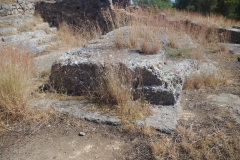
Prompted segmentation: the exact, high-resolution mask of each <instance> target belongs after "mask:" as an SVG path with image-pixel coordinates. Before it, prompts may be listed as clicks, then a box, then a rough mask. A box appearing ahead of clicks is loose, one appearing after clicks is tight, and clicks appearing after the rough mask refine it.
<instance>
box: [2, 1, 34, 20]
mask: <svg viewBox="0 0 240 160" xmlns="http://www.w3.org/2000/svg"><path fill="white" fill-rule="evenodd" d="M34 12H35V2H34V0H16V1H15V3H12V4H1V5H0V17H3V16H8V15H23V14H34Z"/></svg>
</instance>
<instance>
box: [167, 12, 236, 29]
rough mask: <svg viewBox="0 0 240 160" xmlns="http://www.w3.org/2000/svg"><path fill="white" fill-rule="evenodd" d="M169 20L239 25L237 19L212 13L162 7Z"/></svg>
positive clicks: (225, 26)
mask: <svg viewBox="0 0 240 160" xmlns="http://www.w3.org/2000/svg"><path fill="white" fill-rule="evenodd" d="M162 12H163V13H164V14H165V15H166V17H167V18H168V19H169V20H177V21H179V20H187V19H188V20H191V21H192V22H195V23H199V24H204V25H206V26H207V27H223V28H231V27H232V26H234V25H240V21H239V20H234V19H229V18H226V17H224V16H221V15H215V14H212V15H210V16H203V15H202V14H200V13H197V12H188V11H180V10H177V9H173V8H171V9H169V8H168V9H164V10H163V11H162Z"/></svg>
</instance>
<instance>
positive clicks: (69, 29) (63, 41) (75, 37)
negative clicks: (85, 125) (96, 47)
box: [57, 22, 101, 48]
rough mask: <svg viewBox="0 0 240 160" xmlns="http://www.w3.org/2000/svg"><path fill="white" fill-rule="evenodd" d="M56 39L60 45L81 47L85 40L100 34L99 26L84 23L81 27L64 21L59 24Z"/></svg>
mask: <svg viewBox="0 0 240 160" xmlns="http://www.w3.org/2000/svg"><path fill="white" fill-rule="evenodd" d="M57 33H58V40H59V41H60V44H59V45H60V46H61V47H66V48H73V47H82V46H83V45H84V44H85V43H86V42H87V41H89V40H91V39H94V38H96V37H97V36H99V35H100V34H101V29H100V27H98V26H96V25H95V24H86V25H85V26H84V25H83V27H76V26H71V25H69V24H67V23H65V22H63V23H61V24H59V27H58V32H57Z"/></svg>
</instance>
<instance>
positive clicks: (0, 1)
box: [0, 0, 15, 5]
mask: <svg viewBox="0 0 240 160" xmlns="http://www.w3.org/2000/svg"><path fill="white" fill-rule="evenodd" d="M14 2H15V1H14V0H0V5H1V4H13V3H14Z"/></svg>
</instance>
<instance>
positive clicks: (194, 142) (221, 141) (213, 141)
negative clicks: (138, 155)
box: [151, 126, 240, 160]
mask: <svg viewBox="0 0 240 160" xmlns="http://www.w3.org/2000/svg"><path fill="white" fill-rule="evenodd" d="M238 135H239V134H238V133H236V134H235V133H234V136H232V135H229V134H228V133H226V132H225V131H224V130H221V129H219V130H218V131H215V132H213V133H208V131H207V130H206V129H202V130H200V131H195V130H194V129H192V128H185V127H181V126H179V127H178V128H177V131H176V134H174V135H172V136H164V137H161V140H160V141H159V142H157V143H152V145H151V150H152V152H153V154H154V155H155V157H156V159H174V160H177V159H194V160H199V159H216V160H217V159H230V160H235V159H239V158H240V154H239V150H240V139H239V137H238Z"/></svg>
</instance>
